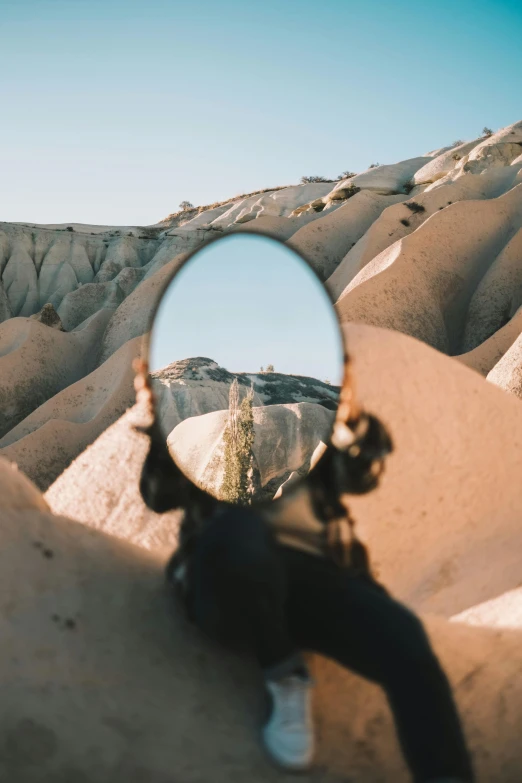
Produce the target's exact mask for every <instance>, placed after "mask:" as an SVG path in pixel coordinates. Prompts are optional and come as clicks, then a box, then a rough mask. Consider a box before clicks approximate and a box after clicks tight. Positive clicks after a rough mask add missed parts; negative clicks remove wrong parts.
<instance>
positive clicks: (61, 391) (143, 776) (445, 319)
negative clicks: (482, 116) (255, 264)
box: [0, 122, 522, 783]
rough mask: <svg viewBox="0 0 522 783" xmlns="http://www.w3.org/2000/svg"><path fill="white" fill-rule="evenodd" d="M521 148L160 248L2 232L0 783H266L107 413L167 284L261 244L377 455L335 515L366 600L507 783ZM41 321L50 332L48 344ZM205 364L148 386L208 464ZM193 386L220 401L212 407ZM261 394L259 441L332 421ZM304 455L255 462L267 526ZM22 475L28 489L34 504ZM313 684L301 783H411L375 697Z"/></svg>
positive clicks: (520, 537) (120, 427) (171, 529)
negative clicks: (426, 663)
mask: <svg viewBox="0 0 522 783" xmlns="http://www.w3.org/2000/svg"><path fill="white" fill-rule="evenodd" d="M521 151H522V122H518V123H515V124H514V125H511V126H508V127H507V128H503V129H501V130H499V131H498V132H497V133H494V134H492V135H491V136H488V137H486V138H480V139H474V140H471V141H465V142H463V143H462V144H459V145H458V146H445V147H441V148H440V149H438V150H434V151H432V152H430V153H426V154H425V155H421V156H417V157H413V158H410V159H408V160H406V161H402V162H399V163H393V164H390V165H385V166H377V167H375V168H371V169H369V170H367V171H366V172H361V173H359V174H357V175H356V176H354V177H350V178H347V179H345V180H341V181H339V182H335V183H313V184H308V185H296V186H289V187H285V188H279V189H273V190H271V191H265V192H260V193H255V194H250V195H248V196H244V197H237V198H235V199H231V200H230V201H229V202H227V203H224V204H219V205H212V206H211V207H209V208H208V209H206V210H205V209H202V210H199V211H197V210H193V211H188V212H187V214H184V215H180V214H178V215H174V216H171V217H169V218H167V219H166V220H164V221H161V222H160V223H158V224H157V225H156V226H148V227H137V226H134V227H132V226H126V227H119V228H116V227H112V228H111V227H107V226H87V225H82V224H77V223H74V224H68V225H63V226H60V225H53V226H35V225H30V224H7V223H3V224H2V225H1V226H0V281H1V283H0V403H1V404H0V438H1V439H0V531H1V532H0V536H1V537H2V547H1V548H0V558H1V560H2V562H1V569H0V573H1V574H2V576H1V579H2V583H1V585H0V588H1V589H0V596H1V597H0V604H1V606H0V625H1V633H2V639H3V643H2V654H1V656H0V658H1V661H0V670H1V672H2V678H3V682H4V688H3V693H2V702H1V704H0V728H1V731H0V735H1V739H0V778H1V779H2V780H3V779H5V780H13V781H17V783H18V782H19V783H37V782H38V783H40V782H41V781H43V783H65V782H66V781H67V783H68V782H69V781H70V780H79V781H85V783H94V782H95V781H96V783H104V781H107V783H108V781H113V780H116V779H120V778H121V779H124V778H125V779H128V780H150V781H151V782H152V783H166V781H167V780H168V781H170V780H172V779H174V778H176V779H178V778H179V779H182V780H184V781H187V783H189V782H190V781H193V783H196V781H201V780H210V779H214V777H216V770H217V769H219V770H220V775H222V777H223V778H226V779H227V780H228V779H230V780H234V779H238V780H252V781H254V783H255V782H256V781H261V780H263V781H265V780H268V781H272V780H273V781H279V780H283V779H286V776H285V775H283V774H282V773H280V772H278V771H277V770H275V769H272V768H271V767H270V766H269V765H268V763H267V762H266V760H265V758H264V756H263V754H262V751H261V750H260V748H259V746H258V742H257V732H258V725H257V724H258V716H260V708H261V705H260V697H259V688H258V682H257V681H256V676H255V673H254V671H253V668H252V667H251V664H250V663H249V662H248V661H243V660H240V659H239V658H238V657H236V656H234V655H232V654H231V653H225V652H223V651H221V650H219V649H218V648H216V647H214V646H212V645H211V644H209V643H208V642H206V641H204V640H202V639H201V638H200V637H199V636H198V634H197V633H196V632H195V631H194V630H193V629H191V628H189V627H188V626H187V625H186V624H185V622H184V621H183V619H182V618H181V616H180V613H179V611H177V610H175V609H174V610H173V609H172V606H171V605H170V602H169V601H168V600H166V596H165V595H164V592H163V587H162V581H163V579H162V570H163V567H164V563H165V559H166V557H167V553H168V552H170V550H171V549H172V548H173V547H174V546H175V545H176V539H177V528H178V523H179V514H178V513H175V512H174V513H171V514H169V515H155V514H153V513H152V512H150V511H148V510H147V509H146V508H145V507H144V506H143V503H142V501H141V498H140V496H139V492H138V481H139V474H140V470H141V465H142V462H143V458H144V455H145V452H146V449H147V441H146V438H145V437H144V436H143V435H141V434H139V433H137V432H136V431H135V430H134V429H133V427H134V426H135V425H136V424H137V423H140V421H141V420H142V419H141V417H142V413H140V411H139V409H138V408H137V407H134V408H132V409H131V410H130V411H128V410H127V409H128V408H129V406H131V405H132V403H133V401H134V391H133V388H132V377H133V372H132V369H131V361H132V358H133V357H134V356H136V355H137V354H138V353H139V352H140V350H141V348H142V345H143V344H142V337H143V335H145V334H146V332H147V331H148V329H149V327H150V315H151V312H152V308H153V306H154V303H155V300H156V297H157V295H158V293H159V292H160V291H161V288H162V286H163V285H164V283H165V281H166V280H167V278H168V276H169V275H170V274H171V273H172V271H174V270H175V269H176V268H177V266H178V265H179V264H180V263H182V261H183V260H184V258H186V254H187V253H188V252H190V251H192V250H193V249H195V248H198V247H201V246H202V245H203V244H204V243H205V242H207V241H209V240H210V239H212V238H214V237H216V236H220V235H222V234H225V233H228V232H237V231H248V232H250V231H260V232H265V233H268V234H271V235H274V236H277V237H279V238H280V239H281V240H282V241H284V242H288V243H289V245H291V246H293V247H295V248H296V249H298V250H300V251H301V252H303V253H305V254H306V255H307V256H308V257H309V258H310V260H311V262H312V263H313V264H314V266H315V268H316V269H317V271H318V273H319V274H320V276H321V277H323V278H324V279H325V280H326V283H327V286H328V288H329V290H330V292H331V295H332V297H333V298H334V300H335V301H336V306H337V309H338V312H339V314H340V316H341V318H342V320H343V321H344V328H345V330H346V336H347V344H348V348H349V350H350V353H351V354H352V355H353V357H354V362H355V375H356V379H357V385H358V391H359V394H360V397H361V399H362V400H363V402H364V404H365V406H366V407H367V408H368V409H369V410H371V411H374V412H375V413H377V414H378V415H379V416H380V417H381V418H382V419H383V420H384V421H385V423H386V424H387V425H388V426H389V428H390V430H391V433H392V435H393V439H394V442H395V446H396V448H395V452H394V454H393V455H392V456H391V457H390V459H389V461H388V464H387V470H386V473H385V476H384V479H383V481H382V485H381V487H380V488H379V490H378V491H377V492H375V493H371V494H370V495H368V496H365V497H358V498H353V500H352V503H351V508H352V512H353V514H354V517H355V519H356V521H357V525H358V531H359V533H360V535H361V537H362V538H363V539H364V540H365V541H366V542H367V543H368V544H369V547H370V551H371V555H372V560H373V563H374V565H375V568H376V570H377V572H378V574H379V576H380V578H381V579H382V580H383V581H384V582H385V583H386V584H387V585H388V586H389V587H390V588H391V590H392V591H393V592H394V594H395V595H397V596H398V597H399V598H400V599H401V600H403V601H405V602H406V603H407V604H409V605H411V606H412V607H413V608H415V609H416V610H418V611H420V612H422V613H423V614H424V613H426V623H427V627H428V630H429V633H430V636H431V638H432V640H433V643H434V646H435V649H436V651H437V652H438V653H439V654H440V656H441V659H442V661H443V663H444V664H445V666H446V667H447V669H448V672H449V675H450V678H451V681H452V684H453V686H454V690H455V694H456V698H457V701H458V704H459V707H460V710H461V713H462V715H463V719H464V724H465V728H466V733H467V735H468V738H469V742H470V745H471V748H472V750H473V754H474V759H475V763H476V766H477V770H478V775H479V780H481V781H490V780H497V779H499V780H502V781H503V783H515V782H516V783H518V781H519V780H520V779H521V776H522V765H521V760H520V749H519V745H520V741H519V733H520V732H519V725H520V721H521V720H522V677H521V673H522V671H521V670H522V656H521V652H520V651H521V649H522V645H521V641H522V636H521V634H522V620H521V617H522V609H521V607H522V593H521V590H520V565H519V559H520V558H519V552H520V550H521V546H522V532H521V530H522V528H521V525H520V515H521V512H522V489H521V487H522V483H521V481H520V475H521V472H522V404H521V400H520V398H522V343H521V340H522V336H521V331H522V272H521V269H522V260H521V252H522V152H521ZM46 306H49V307H47V310H48V312H49V313H51V311H50V306H52V308H53V312H55V313H56V314H57V316H58V318H59V319H60V322H61V324H62V327H63V329H64V330H65V331H61V330H60V329H59V328H49V326H47V325H45V323H43V322H42V319H41V316H38V314H39V313H41V311H42V308H45V307H46ZM33 316H37V317H36V318H33ZM310 316H311V317H313V314H310ZM53 320H54V321H55V323H56V324H58V321H57V320H56V319H54V318H53ZM401 332H402V334H401ZM444 354H447V355H444ZM208 361H209V360H204V363H203V364H202V365H199V364H198V365H196V371H195V375H193V377H192V378H191V377H189V376H190V374H191V373H193V370H192V365H193V362H192V363H191V365H190V367H189V366H188V365H187V364H186V365H184V366H182V363H178V366H176V367H172V366H171V368H170V369H169V368H167V372H164V373H163V375H162V377H157V379H156V383H158V384H159V390H160V393H159V397H160V401H159V402H160V408H161V412H162V414H161V415H162V421H163V424H164V426H165V427H166V430H167V431H171V430H173V437H174V435H175V437H176V438H179V437H181V436H182V435H183V437H184V438H185V436H187V433H188V432H189V431H190V430H191V429H193V428H194V426H195V424H194V422H198V421H199V424H200V425H202V426H203V425H205V426H204V435H205V437H202V438H201V439H200V445H201V444H203V446H204V448H202V449H200V452H201V453H200V454H199V455H198V460H200V461H201V462H202V463H204V462H205V459H207V458H208V456H209V455H210V454H211V453H212V450H213V448H214V445H215V444H213V443H210V441H211V440H212V437H211V435H212V433H214V435H215V438H214V440H219V438H220V437H221V434H222V430H223V416H224V414H223V413H222V412H221V413H219V410H221V411H223V410H224V409H225V408H226V406H227V396H228V387H229V381H230V378H229V377H228V376H227V377H224V376H223V377H216V378H215V379H213V380H212V378H211V377H210V376H211V373H212V372H213V373H216V372H217V373H218V376H219V373H220V371H221V372H226V371H223V368H219V367H217V366H213V365H212V363H210V364H208V363H206V364H205V362H208ZM466 365H467V366H466ZM198 373H199V374H203V375H204V376H205V383H206V384H208V382H209V378H210V380H211V381H212V382H213V383H214V385H215V387H214V388H213V389H212V390H211V393H209V394H208V396H207V397H205V395H204V394H203V393H202V392H201V390H199V391H198V389H200V386H199V385H198V384H200V383H201V378H200V377H199V376H198ZM160 375H161V374H160ZM203 375H202V377H203ZM276 375H278V374H273V376H268V375H263V376H260V375H259V374H254V375H246V374H245V377H244V380H245V384H246V385H250V383H251V382H252V381H253V383H254V388H255V394H256V397H255V404H256V410H257V412H256V416H257V425H256V426H257V427H258V428H259V431H260V433H261V432H262V431H263V428H264V430H265V434H266V433H268V435H269V437H267V442H268V441H273V440H274V438H273V436H272V430H271V427H277V426H278V421H279V418H278V417H283V418H284V417H289V416H294V414H296V411H303V410H305V409H306V410H308V409H310V410H312V411H313V412H314V416H316V420H317V421H318V422H322V421H323V420H324V422H326V420H329V419H331V417H332V412H331V409H332V407H333V406H334V405H335V397H336V394H337V391H336V390H335V389H334V388H332V387H330V388H329V387H328V386H327V385H326V384H321V383H320V382H317V381H315V382H311V381H310V379H301V381H302V382H303V383H304V386H301V385H299V382H297V383H294V382H293V381H292V382H291V383H290V386H289V385H288V381H286V382H285V383H283V382H282V380H281V378H280V377H279V378H276ZM196 376H198V377H196ZM180 380H182V381H183V384H181V383H178V381H180ZM245 384H244V385H245ZM183 385H184V386H185V391H186V399H185V400H184V401H183V400H182V394H181V392H180V388H181V387H182V386H183ZM217 406H218V407H217ZM216 411H217V412H216ZM196 414H197V417H196V418H195V419H193V418H188V417H189V416H194V415H196ZM200 414H202V415H200ZM294 418H295V416H294ZM312 418H313V417H312ZM211 420H212V421H213V422H214V424H215V427H209V426H208V422H209V421H211ZM310 420H311V421H312V419H310ZM314 421H315V419H314ZM180 422H181V423H180ZM176 425H177V426H176ZM299 432H301V431H300V430H299ZM303 432H304V430H303ZM310 432H311V433H312V435H311V437H310V438H309V439H308V441H306V443H304V442H303V443H299V447H297V446H296V444H297V443H298V438H297V433H298V430H295V434H296V438H295V443H294V442H293V441H292V443H291V446H292V447H291V448H290V449H289V451H288V452H287V453H285V454H284V455H281V459H280V460H278V459H276V457H277V455H276V454H275V455H272V454H269V455H268V456H267V454H266V453H265V456H263V457H262V458H261V457H260V458H259V462H260V463H263V465H265V466H266V474H265V478H266V480H267V481H268V482H269V483H270V482H271V481H272V482H275V485H274V491H276V490H277V489H278V487H281V495H282V499H283V500H284V501H285V502H287V501H288V500H289V499H291V497H292V495H291V494H288V493H287V492H286V490H287V489H288V486H290V485H291V483H292V481H293V480H295V479H296V477H297V476H298V474H299V471H300V470H302V468H303V465H306V464H307V463H308V461H309V460H313V459H315V458H316V456H317V453H318V452H317V449H316V448H315V447H316V445H317V432H316V430H314V427H311V428H310ZM301 434H302V433H301ZM187 437H188V436H187ZM205 439H206V440H205ZM185 442H186V441H185ZM260 442H262V437H261V438H260ZM292 444H293V445H292ZM319 448H320V444H319ZM265 452H266V449H265ZM314 455H315V456H314ZM192 456H194V455H192ZM1 457H7V459H8V460H11V461H12V462H16V463H18V465H19V468H20V469H19V470H15V469H13V467H12V466H11V465H10V464H9V463H8V462H6V460H4V459H2V458H1ZM269 457H270V458H271V457H274V458H273V459H272V460H270V459H269ZM198 464H199V463H198ZM282 466H284V467H285V469H286V472H284V471H282ZM22 471H24V473H26V474H27V475H28V476H30V477H31V478H32V479H33V480H34V481H35V482H36V484H37V485H38V486H39V487H40V488H42V489H47V488H48V487H49V488H48V489H47V492H46V496H45V498H44V497H43V496H42V495H41V493H40V491H39V490H38V488H37V487H36V486H35V485H34V484H32V483H31V482H30V481H29V480H28V479H27V478H26V477H25V476H24V474H23V473H22ZM285 488H286V490H285ZM293 508H294V510H293V511H292V509H291V508H290V510H289V511H288V512H287V513H288V514H289V515H290V516H291V514H292V513H293V514H294V515H299V514H300V513H301V511H302V509H301V508H300V507H299V506H298V505H296V506H295V507H293ZM61 515H63V516H61ZM147 550H148V551H147ZM434 613H436V614H437V615H439V616H438V617H434V616H432V615H433V614H434ZM313 666H314V671H315V673H316V677H317V681H318V689H317V694H316V719H317V722H318V736H319V753H318V766H317V768H316V769H315V770H314V771H313V772H311V773H310V774H309V775H308V776H305V777H304V780H305V781H308V780H309V781H310V783H311V782H312V781H316V780H319V779H320V780H321V781H325V783H329V782H330V781H331V782H332V783H334V782H335V781H339V783H340V781H344V780H346V778H347V776H349V777H350V778H353V779H354V780H357V781H358V783H365V781H367V783H377V781H386V780H402V779H405V776H406V773H405V770H404V766H403V762H402V760H401V758H400V755H399V752H398V747H397V742H396V737H395V733H394V730H393V727H392V724H391V719H390V712H389V709H388V707H387V705H386V703H385V700H384V697H383V695H382V693H381V692H380V691H379V689H377V688H376V687H375V686H373V685H370V684H369V683H367V682H364V681H363V680H361V679H359V678H357V677H356V676H354V675H352V674H350V673H348V672H345V671H343V670H341V669H339V668H338V667H337V666H335V665H333V664H332V663H329V662H326V661H322V660H320V659H319V658H317V659H314V661H313ZM42 695H44V696H45V698H42ZM216 716H217V718H218V719H216ZM201 737H204V738H205V741H204V744H203V745H202V741H201ZM203 750H204V752H203Z"/></svg>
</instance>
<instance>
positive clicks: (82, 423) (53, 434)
mask: <svg viewBox="0 0 522 783" xmlns="http://www.w3.org/2000/svg"><path fill="white" fill-rule="evenodd" d="M49 331H51V330H49ZM52 334H55V332H54V330H53V331H52ZM139 344H140V340H139V338H137V339H135V340H130V341H129V342H127V343H125V345H123V346H122V347H121V348H120V349H119V350H118V351H117V352H116V353H115V354H114V355H113V356H111V358H110V359H109V360H108V361H106V362H105V363H104V364H102V365H101V367H99V368H97V369H96V370H94V371H93V372H92V373H90V374H89V375H86V376H85V377H84V378H81V379H80V380H79V381H76V383H73V384H71V386H68V387H67V388H65V389H64V390H63V391H61V392H60V393H59V394H57V395H55V396H54V397H52V398H51V399H49V400H47V402H45V403H43V404H42V405H41V406H40V407H39V408H37V409H36V410H35V411H33V413H31V414H30V415H29V416H27V417H26V418H25V419H24V420H23V421H22V422H20V424H18V425H17V426H16V427H14V428H13V429H12V430H10V431H9V432H8V433H7V434H6V435H4V437H3V438H2V439H1V440H0V455H1V456H3V457H7V459H10V460H12V461H13V462H15V463H17V464H18V465H19V467H20V468H21V469H22V470H24V471H25V473H27V474H28V475H29V476H31V478H32V479H33V480H34V481H35V482H36V483H37V484H38V486H39V487H40V488H42V489H46V488H47V487H48V486H49V484H51V482H53V481H54V479H55V478H57V476H59V475H60V473H62V471H63V470H65V468H66V467H67V465H69V464H70V463H71V461H72V460H73V459H74V458H75V457H76V456H77V455H78V454H79V453H80V452H81V451H83V449H85V448H86V446H88V445H89V443H92V442H93V440H94V439H95V438H97V436H98V435H99V434H100V433H101V432H103V430H104V429H106V428H107V427H108V426H109V425H110V424H112V422H113V421H114V419H115V418H117V417H118V416H121V414H122V413H124V412H125V410H126V409H127V408H128V407H129V406H130V405H131V404H132V402H133V400H134V390H133V386H132V379H133V370H132V360H133V359H134V358H135V357H136V356H137V355H138V354H139Z"/></svg>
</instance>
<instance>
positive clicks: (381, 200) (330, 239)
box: [288, 191, 405, 280]
mask: <svg viewBox="0 0 522 783" xmlns="http://www.w3.org/2000/svg"><path fill="white" fill-rule="evenodd" d="M404 198H405V196H400V195H399V196H381V195H379V194H377V193H372V192H367V191H362V192H360V193H357V194H356V195H355V196H352V198H350V199H349V200H348V201H347V202H346V203H345V204H343V205H342V206H340V207H339V208H338V209H336V210H335V211H333V212H327V213H326V214H325V216H324V217H321V218H320V219H318V220H314V221H313V222H312V223H309V224H308V225H306V226H304V227H303V228H301V229H299V231H296V233H295V234H293V235H292V237H291V238H290V239H289V240H288V245H289V246H290V247H292V248H293V249H294V250H297V251H298V252H300V253H302V254H303V255H304V257H305V258H306V259H307V260H308V261H310V263H311V264H312V266H313V267H314V269H315V270H316V272H317V273H318V274H319V276H320V277H321V278H322V279H323V280H325V279H326V278H327V277H329V276H330V275H331V274H332V272H333V271H334V269H335V268H336V267H337V265H338V264H339V262H340V261H341V259H342V258H343V257H344V256H345V255H346V253H347V252H348V250H349V249H350V248H351V247H352V246H353V245H354V244H355V243H356V242H357V240H358V239H360V238H361V236H362V235H363V234H364V233H365V231H366V230H367V229H368V228H369V227H370V226H371V225H372V223H373V222H374V221H375V220H376V219H377V218H378V217H379V215H380V214H381V212H382V211H383V210H384V209H386V207H389V206H390V205H391V204H394V203H396V202H397V201H403V200H404Z"/></svg>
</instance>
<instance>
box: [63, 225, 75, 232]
mask: <svg viewBox="0 0 522 783" xmlns="http://www.w3.org/2000/svg"><path fill="white" fill-rule="evenodd" d="M65 230H66V231H74V228H73V227H72V226H67V228H66V229H65Z"/></svg>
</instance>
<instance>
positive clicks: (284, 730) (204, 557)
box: [191, 509, 314, 770]
mask: <svg viewBox="0 0 522 783" xmlns="http://www.w3.org/2000/svg"><path fill="white" fill-rule="evenodd" d="M193 569H194V570H193V573H192V576H191V582H192V584H193V590H194V593H193V600H192V602H191V603H192V607H191V610H192V612H191V613H192V616H193V619H194V621H195V622H196V624H197V625H198V626H199V627H200V628H201V629H202V630H203V631H204V632H205V633H207V634H208V635H210V636H212V637H214V638H217V639H219V640H220V641H222V642H223V643H225V644H228V645H233V646H241V647H248V648H250V650H251V651H252V652H253V653H254V655H255V656H256V658H257V660H258V662H259V664H260V666H261V668H262V670H263V675H264V680H265V686H266V691H267V697H268V700H269V702H270V704H269V710H268V715H267V718H266V722H265V724H264V727H263V741H264V745H265V748H266V750H267V751H268V753H269V754H270V756H271V757H272V759H273V760H274V761H276V762H277V763H278V764H280V765H282V766H284V767H285V768H288V769H294V770H300V769H305V768H307V767H308V766H309V765H310V763H311V761H312V758H313V753H314V733H313V723H312V709H311V686H312V681H311V678H310V676H309V674H308V670H307V667H306V664H305V662H304V660H303V658H302V656H301V653H300V651H299V650H298V648H297V647H296V646H295V644H294V642H293V640H292V639H291V637H290V634H289V632H288V627H287V623H286V614H285V602H286V575H285V569H284V565H283V561H282V558H281V553H280V551H279V547H277V545H276V543H275V541H274V539H273V536H272V533H271V531H270V530H269V528H267V526H266V524H265V523H264V522H263V521H262V519H261V518H260V517H259V516H258V515H256V514H255V513H254V512H253V511H251V510H250V509H244V510H243V509H229V510H227V511H226V512H225V513H224V514H222V515H221V516H219V517H216V518H215V519H213V520H212V521H211V523H210V525H209V526H208V528H207V529H206V530H205V532H204V533H203V535H202V536H201V539H200V540H199V541H198V543H197V546H196V550H195V554H194V564H193Z"/></svg>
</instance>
